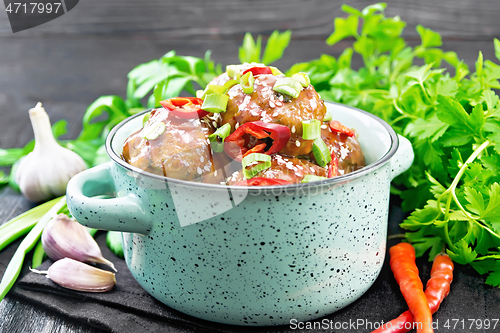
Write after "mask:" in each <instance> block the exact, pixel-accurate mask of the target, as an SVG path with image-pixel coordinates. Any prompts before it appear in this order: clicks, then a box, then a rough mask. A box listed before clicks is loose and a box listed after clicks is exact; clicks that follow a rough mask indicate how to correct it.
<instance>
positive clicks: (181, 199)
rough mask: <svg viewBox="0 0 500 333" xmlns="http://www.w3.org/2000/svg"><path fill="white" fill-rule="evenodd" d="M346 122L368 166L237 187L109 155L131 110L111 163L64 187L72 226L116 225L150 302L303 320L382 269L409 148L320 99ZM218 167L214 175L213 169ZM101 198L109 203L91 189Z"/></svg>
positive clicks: (341, 301) (245, 321) (261, 318)
mask: <svg viewBox="0 0 500 333" xmlns="http://www.w3.org/2000/svg"><path fill="white" fill-rule="evenodd" d="M328 109H329V111H330V112H331V113H332V115H333V118H334V119H337V120H339V121H340V122H342V123H343V124H345V125H347V126H349V127H352V128H354V129H356V131H357V133H358V140H359V141H360V144H361V147H362V149H363V151H364V153H365V157H366V160H367V163H369V165H368V166H367V167H365V168H363V169H361V170H359V171H356V172H354V173H351V174H347V175H344V176H339V177H336V178H332V179H329V180H325V181H322V182H319V183H309V184H297V185H288V186H276V187H267V188H265V187H261V188H257V187H251V188H247V187H238V186H223V185H211V184H199V183H193V182H186V181H180V180H175V179H169V178H166V177H160V176H155V175H152V174H149V173H146V172H144V171H142V170H139V169H137V168H134V167H132V166H130V165H128V164H127V163H125V162H124V161H122V160H121V159H120V154H121V150H122V145H123V142H124V140H125V139H126V138H127V137H128V135H129V134H130V133H132V132H134V131H136V130H137V129H139V128H140V127H141V125H142V116H141V115H142V114H138V115H135V116H133V117H130V118H128V119H127V120H125V121H123V122H122V123H120V124H119V125H117V126H116V127H115V128H114V129H113V130H112V132H111V133H110V135H109V137H108V139H107V143H106V148H107V151H108V154H109V156H110V157H111V159H112V161H111V162H108V163H107V164H104V165H101V166H98V167H95V168H92V169H90V170H87V171H84V172H82V173H80V174H78V175H77V176H75V177H74V178H73V179H72V180H71V181H70V183H69V184H68V189H67V198H68V207H69V209H70V212H71V214H72V215H73V216H74V217H75V218H76V219H77V220H78V221H79V222H80V223H82V224H84V225H86V226H89V227H93V228H99V229H105V230H117V231H122V232H123V244H124V253H125V260H126V262H127V265H128V267H129V269H130V271H131V272H132V274H133V276H134V277H135V279H136V280H137V281H138V282H139V283H140V285H141V286H142V287H143V288H144V289H145V290H146V291H148V292H149V293H150V294H151V295H152V296H154V297H155V298H156V299H158V300H159V301H161V302H163V303H165V304H166V305H168V306H170V307H172V308H174V309H176V310H178V311H181V312H184V313H186V314H189V315H192V316H195V317H198V318H202V319H206V320H210V321H215V322H220V323H227V324H236V325H282V324H289V323H290V320H291V319H297V320H299V321H305V320H311V319H314V318H318V317H321V316H324V315H326V314H329V313H332V312H334V311H336V310H339V309H341V308H343V307H345V306H346V305H348V304H350V303H352V302H353V301H355V300H356V299H357V298H359V297H360V296H361V295H363V293H364V292H366V290H368V288H369V287H370V286H371V285H372V284H373V282H374V281H375V279H376V278H377V276H378V274H379V272H380V269H381V267H382V264H383V261H384V255H385V249H386V232H387V220H388V208H389V187H390V182H391V180H392V179H393V178H394V177H395V176H397V175H399V174H400V173H401V172H403V171H404V170H406V169H408V168H409V166H410V165H411V163H412V161H413V151H412V148H411V144H410V143H409V142H408V140H406V139H405V138H402V137H399V140H398V136H397V135H396V133H395V132H394V130H393V129H392V128H391V127H390V126H389V125H387V124H386V123H385V122H383V121H382V120H381V119H379V118H377V117H374V116H373V115H371V114H369V113H367V112H364V111H361V110H357V109H354V108H350V107H347V106H344V105H340V104H331V103H328ZM222 171H223V170H219V172H222ZM102 194H108V195H112V196H114V197H115V198H113V199H99V198H95V197H93V196H97V195H102Z"/></svg>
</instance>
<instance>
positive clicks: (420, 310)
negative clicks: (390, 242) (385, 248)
mask: <svg viewBox="0 0 500 333" xmlns="http://www.w3.org/2000/svg"><path fill="white" fill-rule="evenodd" d="M389 254H390V256H391V261H390V265H391V269H392V272H393V273H394V278H396V281H397V283H398V284H399V288H400V290H401V293H402V294H403V297H404V298H405V300H406V304H408V308H409V309H410V311H411V313H412V314H413V317H414V318H415V319H414V320H415V323H416V324H415V325H416V326H415V327H416V328H417V333H431V332H434V330H433V329H432V314H431V310H430V308H429V304H428V303H427V298H426V297H425V294H424V290H423V289H424V288H423V285H422V281H421V280H420V277H419V276H418V268H417V265H416V264H415V249H414V248H413V246H411V244H408V243H399V244H397V245H395V246H393V247H391V248H390V249H389Z"/></svg>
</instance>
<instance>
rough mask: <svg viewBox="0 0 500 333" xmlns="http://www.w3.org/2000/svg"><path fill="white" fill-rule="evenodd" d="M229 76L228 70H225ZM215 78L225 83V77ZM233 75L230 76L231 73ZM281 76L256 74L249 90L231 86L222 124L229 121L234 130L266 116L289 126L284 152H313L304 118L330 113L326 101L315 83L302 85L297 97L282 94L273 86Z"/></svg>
mask: <svg viewBox="0 0 500 333" xmlns="http://www.w3.org/2000/svg"><path fill="white" fill-rule="evenodd" d="M223 75H225V77H227V74H223ZM225 77H223V78H219V79H215V80H214V82H219V81H221V83H222V84H223V82H224V79H225ZM227 78H229V77H227ZM278 78H279V76H274V75H265V74H262V75H257V76H255V83H254V92H253V93H251V94H246V93H245V92H243V89H242V88H241V86H240V85H239V84H237V85H234V86H233V87H231V89H229V91H228V95H229V102H228V104H227V110H226V112H224V113H223V114H221V116H222V119H221V125H224V124H226V123H229V124H230V125H231V127H232V129H233V130H234V129H235V128H237V127H238V126H240V125H241V124H244V123H246V122H250V121H257V120H262V121H264V122H271V123H276V124H281V125H285V126H288V128H290V132H291V135H290V139H289V140H288V142H287V144H286V146H285V148H283V150H282V151H281V153H282V154H283V155H288V156H300V155H306V154H309V153H310V152H311V149H312V141H311V140H304V139H302V121H303V120H307V119H318V120H320V121H321V120H323V117H324V116H325V113H326V107H325V104H324V101H323V100H322V99H321V98H320V97H319V95H318V93H317V92H316V90H314V88H313V86H312V85H309V86H308V87H307V88H304V89H302V91H301V92H300V94H299V96H298V97H297V98H292V97H289V96H287V95H282V94H280V93H277V92H275V91H274V90H273V89H272V88H273V86H274V83H275V82H276V80H277V79H278Z"/></svg>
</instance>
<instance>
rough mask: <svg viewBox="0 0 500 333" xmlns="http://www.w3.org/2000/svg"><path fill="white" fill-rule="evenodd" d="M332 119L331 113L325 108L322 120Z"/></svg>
mask: <svg viewBox="0 0 500 333" xmlns="http://www.w3.org/2000/svg"><path fill="white" fill-rule="evenodd" d="M332 119H333V118H332V114H331V113H330V111H328V110H326V113H325V116H324V117H323V121H330V120H332Z"/></svg>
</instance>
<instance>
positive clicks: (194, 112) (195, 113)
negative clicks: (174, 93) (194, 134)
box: [160, 97, 208, 119]
mask: <svg viewBox="0 0 500 333" xmlns="http://www.w3.org/2000/svg"><path fill="white" fill-rule="evenodd" d="M160 104H161V105H162V106H163V107H164V108H165V109H167V110H168V111H170V112H171V113H172V114H173V115H174V116H176V117H178V118H184V119H193V118H203V117H205V116H206V115H207V114H208V111H205V110H202V109H201V106H202V105H203V100H202V99H200V98H196V97H174V98H170V99H166V100H164V101H161V102H160Z"/></svg>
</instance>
